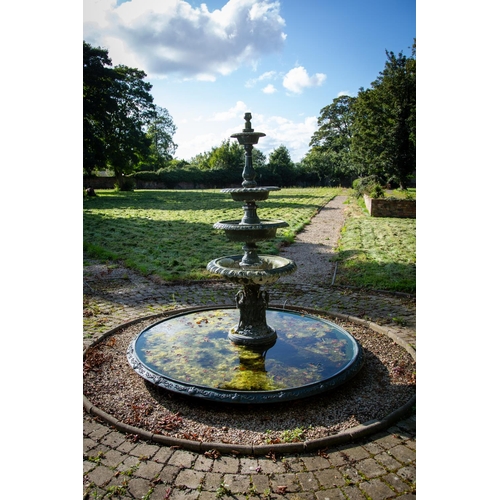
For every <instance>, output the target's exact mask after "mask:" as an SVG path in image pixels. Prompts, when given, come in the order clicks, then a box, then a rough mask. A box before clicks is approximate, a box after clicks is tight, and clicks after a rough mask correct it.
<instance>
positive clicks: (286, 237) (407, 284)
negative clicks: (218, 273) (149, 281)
mask: <svg viewBox="0 0 500 500" xmlns="http://www.w3.org/2000/svg"><path fill="white" fill-rule="evenodd" d="M96 193H97V195H98V196H97V197H96V198H89V199H86V200H84V206H83V241H84V250H85V252H86V253H87V254H88V255H89V256H90V257H93V258H98V259H100V260H103V261H108V262H109V261H116V262H120V263H123V264H125V265H126V266H127V267H129V268H131V269H135V270H136V271H139V272H140V273H142V274H144V275H146V276H151V275H156V276H159V277H161V278H162V279H164V280H166V281H173V280H181V281H189V280H201V279H207V278H214V277H215V276H210V275H209V273H208V271H207V270H206V265H207V263H208V262H209V261H211V260H212V259H214V258H217V257H222V256H224V255H235V254H238V255H241V253H242V250H241V244H239V243H234V242H230V241H228V240H227V239H226V236H225V234H224V232H223V231H220V230H215V229H213V224H214V223H215V222H217V221H219V220H240V219H241V217H242V215H243V210H242V207H241V205H242V203H239V202H235V201H233V200H232V198H231V196H230V195H229V194H227V193H221V192H220V191H219V190H137V191H135V192H123V193H120V192H115V191H112V190H97V191H96ZM340 194H343V195H345V194H349V192H347V191H343V190H342V189H340V188H304V189H299V188H297V189H295V188H294V189H292V188H290V189H282V190H281V191H274V192H271V193H270V195H269V199H268V200H266V201H263V202H258V206H259V210H258V215H259V217H260V218H261V219H282V220H285V221H286V222H288V224H289V227H288V228H283V229H278V232H277V235H276V238H275V239H274V240H272V241H268V242H262V243H260V244H259V253H261V254H276V253H278V251H279V247H280V245H282V244H288V243H291V242H293V239H294V237H295V235H296V234H297V232H299V231H300V230H301V229H302V228H303V227H304V226H306V225H307V224H308V223H309V222H310V220H311V218H312V217H313V216H314V215H315V214H316V212H317V211H318V209H319V208H321V207H322V206H323V205H325V204H326V203H327V202H328V201H329V200H331V199H332V198H333V197H334V196H336V195H340ZM348 201H349V204H348V205H347V207H348V210H347V213H348V218H347V220H346V224H345V226H344V228H343V229H342V232H341V238H340V241H339V246H338V248H336V249H335V250H336V254H335V260H336V261H337V266H338V267H337V272H336V278H335V284H336V285H345V286H354V287H362V288H371V289H380V290H387V291H399V292H407V293H414V292H415V289H416V270H415V268H416V264H415V262H416V221H415V219H395V218H394V219H392V218H391V219H390V218H376V217H370V216H369V215H368V212H367V211H366V210H363V206H360V205H359V204H358V203H357V200H355V199H354V197H349V200H348ZM362 205H364V204H362ZM221 279H222V278H221Z"/></svg>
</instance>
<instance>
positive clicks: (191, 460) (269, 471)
mask: <svg viewBox="0 0 500 500" xmlns="http://www.w3.org/2000/svg"><path fill="white" fill-rule="evenodd" d="M84 264H85V265H84V311H83V315H84V319H83V322H84V329H83V330H84V331H83V346H84V348H86V347H88V346H89V345H90V344H91V343H92V342H93V341H95V340H97V339H98V338H99V337H100V336H101V335H102V334H103V333H104V332H106V331H108V330H110V329H111V328H113V327H115V326H118V325H120V324H123V323H125V322H127V321H130V320H132V319H136V318H139V317H143V316H149V315H151V314H154V313H160V312H164V311H166V310H170V309H182V308H185V307H192V306H210V305H215V304H217V305H222V304H228V305H229V304H232V303H233V296H234V293H235V291H236V287H234V286H233V285H231V284H227V283H219V282H208V283H203V284H199V285H196V286H182V285H165V284H159V283H155V282H154V281H151V280H149V279H147V278H145V277H143V276H140V275H138V274H136V273H134V272H132V271H130V270H128V269H122V268H119V267H116V265H113V266H107V265H105V264H102V263H98V262H95V261H92V260H91V259H88V258H87V259H85V262H84ZM270 293H271V306H277V305H283V304H285V303H286V304H287V305H291V306H298V307H300V306H303V307H312V308H315V309H319V310H324V311H329V312H340V313H343V314H350V315H352V316H356V317H361V318H365V319H368V320H370V321H373V322H374V323H376V324H379V325H383V326H384V328H386V329H387V330H388V331H389V332H392V333H393V334H395V335H397V336H399V337H400V338H402V339H403V340H405V341H406V342H408V343H409V344H410V345H412V346H413V347H416V338H415V302H414V300H413V299H412V298H408V297H404V296H393V295H386V294H376V293H373V294H369V295H367V294H363V293H360V292H359V291H355V290H346V289H339V288H331V287H321V286H317V285H314V286H313V285H307V284H280V283H279V282H278V283H277V284H275V285H273V288H272V290H271V292H270ZM415 450H416V430H415V416H414V415H409V416H406V417H405V418H404V419H403V420H401V421H400V422H398V423H397V424H395V425H394V426H393V427H391V428H389V429H387V430H386V431H383V432H379V433H378V434H376V435H373V436H369V437H366V438H363V439H362V440H361V441H359V442H356V443H354V444H349V445H345V444H344V445H342V446H337V447H333V448H330V449H325V450H320V451H317V452H309V453H301V454H289V455H280V456H274V455H270V456H265V457H264V456H258V457H254V456H240V455H233V456H231V455H221V456H219V457H217V458H214V457H210V456H205V454H203V453H195V452H192V451H188V450H183V449H179V448H176V447H168V446H162V445H159V444H155V443H151V442H145V441H141V440H138V441H134V440H133V439H130V437H129V436H127V435H125V434H123V433H121V432H118V431H117V430H115V429H113V428H112V427H111V426H109V425H108V424H106V423H105V422H102V421H99V419H97V418H95V417H93V416H91V415H89V414H87V413H86V412H85V411H84V413H83V456H84V460H83V495H84V499H104V498H114V499H119V498H136V499H145V500H165V499H177V498H182V499H191V498H192V499H197V500H204V499H214V498H232V499H252V498H266V499H269V498H275V499H280V498H285V499H291V500H293V499H297V500H298V499H311V500H326V499H330V500H335V499H342V500H346V499H347V500H358V499H361V500H367V499H371V500H385V499H392V498H399V499H400V500H407V499H411V498H415V497H416V452H415Z"/></svg>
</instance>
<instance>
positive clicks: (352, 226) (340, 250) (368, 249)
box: [335, 203, 416, 293]
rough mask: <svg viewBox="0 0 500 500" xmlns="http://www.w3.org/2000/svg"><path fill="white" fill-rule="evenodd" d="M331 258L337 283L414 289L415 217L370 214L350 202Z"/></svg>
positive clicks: (400, 289) (362, 286)
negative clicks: (336, 264)
mask: <svg viewBox="0 0 500 500" xmlns="http://www.w3.org/2000/svg"><path fill="white" fill-rule="evenodd" d="M335 260H336V261H337V262H338V270H337V275H336V280H335V283H336V284H337V285H348V286H355V287H361V288H371V289H379V290H387V291H397V292H406V293H415V291H416V219H399V218H383V217H370V216H369V215H368V213H367V211H366V210H363V208H362V207H361V206H360V205H358V204H357V203H353V204H352V205H350V216H349V217H348V219H347V221H346V224H345V225H344V227H343V228H342V231H341V237H340V240H339V244H338V247H337V249H336V257H335Z"/></svg>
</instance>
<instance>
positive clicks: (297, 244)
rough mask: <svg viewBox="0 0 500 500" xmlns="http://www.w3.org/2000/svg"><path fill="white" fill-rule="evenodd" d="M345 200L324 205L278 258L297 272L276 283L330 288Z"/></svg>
mask: <svg viewBox="0 0 500 500" xmlns="http://www.w3.org/2000/svg"><path fill="white" fill-rule="evenodd" d="M346 199H347V197H346V196H336V197H335V198H334V199H333V200H331V201H330V202H328V203H327V204H326V205H325V206H324V207H323V208H322V209H321V210H320V211H319V212H318V214H317V215H316V216H315V217H314V218H313V219H312V220H311V223H310V224H308V225H307V226H306V227H305V228H304V229H303V231H301V232H300V233H299V234H298V235H297V236H296V237H295V241H294V243H293V244H292V245H290V246H288V247H283V248H282V249H281V252H280V253H281V254H282V255H283V257H286V258H287V259H292V260H293V261H295V263H296V264H297V271H296V272H295V273H293V274H291V275H289V276H285V277H283V278H281V279H280V283H294V284H301V283H317V284H318V285H322V286H325V285H330V284H331V282H332V279H333V271H334V268H333V264H332V262H331V260H330V259H331V258H332V255H333V249H334V248H335V247H336V245H337V241H338V238H339V235H340V230H341V229H342V226H343V225H344V221H345V208H344V207H345V205H344V202H345V201H346Z"/></svg>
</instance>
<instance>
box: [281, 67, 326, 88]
mask: <svg viewBox="0 0 500 500" xmlns="http://www.w3.org/2000/svg"><path fill="white" fill-rule="evenodd" d="M325 80H326V75H325V74H324V73H316V74H315V75H313V76H309V75H308V74H307V71H306V70H305V68H304V67H303V66H298V67H296V68H293V69H291V70H290V71H289V72H288V73H287V74H286V75H285V77H284V78H283V87H285V88H286V89H287V90H289V91H290V92H293V93H294V94H301V93H302V91H303V90H304V89H305V88H306V87H319V86H321V85H323V83H324V81H325Z"/></svg>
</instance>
